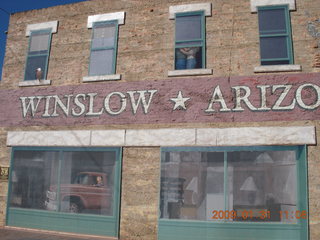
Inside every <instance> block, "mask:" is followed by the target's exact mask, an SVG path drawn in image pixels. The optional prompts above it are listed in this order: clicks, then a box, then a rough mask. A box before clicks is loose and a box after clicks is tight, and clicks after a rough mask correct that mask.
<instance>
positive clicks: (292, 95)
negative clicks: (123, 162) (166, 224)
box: [0, 74, 320, 126]
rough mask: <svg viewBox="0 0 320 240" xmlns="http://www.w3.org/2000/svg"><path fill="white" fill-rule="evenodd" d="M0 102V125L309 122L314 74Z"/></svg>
mask: <svg viewBox="0 0 320 240" xmlns="http://www.w3.org/2000/svg"><path fill="white" fill-rule="evenodd" d="M0 99H1V102H2V105H1V106H2V107H0V110H1V112H2V113H6V114H1V117H0V124H1V125H2V126H11V125H18V124H19V125H21V124H22V125H46V124H48V125H49V124H50V125H71V124H72V125H74V124H85V125H89V124H91V125H94V124H156V123H180V122H182V123H183V122H215V121H217V122H222V121H223V122H235V121H242V122H245V121H249V122H251V121H294V120H315V119H319V118H320V114H319V108H320V74H290V75H268V76H252V77H231V78H212V77H211V78H206V77H205V78H184V79H167V80H161V81H141V82H130V83H121V82H107V83H91V84H85V83H83V84H81V85H78V86H61V87H49V88H46V89H45V88H28V89H27V88H24V89H21V90H6V91H1V92H0ZM3 103H5V104H3ZM5 116H7V117H5Z"/></svg>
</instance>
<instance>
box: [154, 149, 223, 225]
mask: <svg viewBox="0 0 320 240" xmlns="http://www.w3.org/2000/svg"><path fill="white" fill-rule="evenodd" d="M223 180H224V173H223V153H218V152H217V153H201V152H167V153H165V158H164V161H163V162H162V163H161V196H160V198H161V203H160V210H161V218H167V219H193V220H210V219H211V218H212V211H214V210H220V209H223V207H224V191H223V189H224V184H223Z"/></svg>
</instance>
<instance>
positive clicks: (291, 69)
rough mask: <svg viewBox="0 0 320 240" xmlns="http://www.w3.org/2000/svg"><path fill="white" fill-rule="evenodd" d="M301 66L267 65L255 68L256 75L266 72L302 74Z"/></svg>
mask: <svg viewBox="0 0 320 240" xmlns="http://www.w3.org/2000/svg"><path fill="white" fill-rule="evenodd" d="M300 71H301V65H293V64H288V65H267V66H259V67H255V68H254V72H255V73H265V72H300Z"/></svg>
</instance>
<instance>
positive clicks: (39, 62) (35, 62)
mask: <svg viewBox="0 0 320 240" xmlns="http://www.w3.org/2000/svg"><path fill="white" fill-rule="evenodd" d="M46 62H47V55H44V56H37V55H36V56H29V57H28V59H27V67H26V73H25V80H35V79H36V70H37V69H38V68H41V70H42V72H44V70H45V68H46ZM44 77H45V76H44V74H42V77H41V79H42V80H43V79H44Z"/></svg>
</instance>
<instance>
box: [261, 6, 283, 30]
mask: <svg viewBox="0 0 320 240" xmlns="http://www.w3.org/2000/svg"><path fill="white" fill-rule="evenodd" d="M258 17H259V30H260V33H263V32H265V33H268V34H277V33H286V17H285V9H268V10H263V11H259V13H258Z"/></svg>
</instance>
